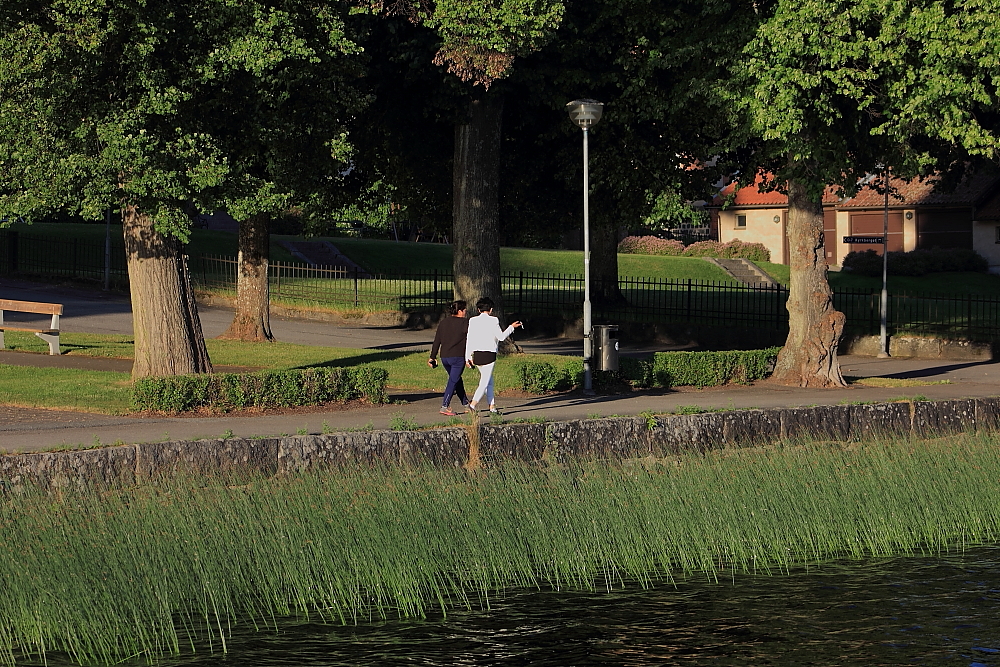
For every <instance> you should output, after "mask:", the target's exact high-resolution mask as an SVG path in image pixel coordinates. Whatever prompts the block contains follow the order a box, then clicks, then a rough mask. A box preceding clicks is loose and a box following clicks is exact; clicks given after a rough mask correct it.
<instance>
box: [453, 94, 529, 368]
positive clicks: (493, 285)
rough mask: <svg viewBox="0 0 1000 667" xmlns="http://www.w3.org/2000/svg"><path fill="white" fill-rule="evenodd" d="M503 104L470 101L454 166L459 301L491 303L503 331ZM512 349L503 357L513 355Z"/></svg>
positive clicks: (491, 99) (493, 99) (458, 129)
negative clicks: (501, 165) (501, 180)
mask: <svg viewBox="0 0 1000 667" xmlns="http://www.w3.org/2000/svg"><path fill="white" fill-rule="evenodd" d="M502 118H503V98H502V97H500V96H499V95H497V94H494V93H487V94H485V95H484V96H483V97H482V99H472V100H470V101H469V118H468V122H467V123H466V124H464V125H456V126H455V163H454V166H453V176H454V192H453V193H452V201H453V208H452V213H453V217H454V238H453V246H452V248H453V255H452V256H453V260H452V262H453V267H454V273H455V288H454V293H455V299H462V300H464V301H467V302H468V303H469V314H470V315H475V314H476V310H475V308H476V301H478V300H479V299H481V298H482V297H489V298H490V299H492V300H493V303H495V304H496V307H495V308H494V311H493V314H494V315H495V316H497V317H499V318H500V323H501V326H504V325H505V321H504V313H503V310H504V309H503V300H502V299H501V295H500V207H499V193H498V181H499V178H500V125H501V120H502ZM513 349H514V346H513V345H511V344H510V343H507V344H505V345H503V346H502V347H501V349H500V351H501V352H510V351H513Z"/></svg>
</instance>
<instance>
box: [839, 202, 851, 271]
mask: <svg viewBox="0 0 1000 667" xmlns="http://www.w3.org/2000/svg"><path fill="white" fill-rule="evenodd" d="M850 235H851V212H850V211H837V266H840V265H841V264H843V263H844V257H846V256H847V253H849V252H851V245H850V244H849V243H844V237H845V236H850Z"/></svg>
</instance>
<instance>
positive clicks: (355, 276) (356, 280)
mask: <svg viewBox="0 0 1000 667" xmlns="http://www.w3.org/2000/svg"><path fill="white" fill-rule="evenodd" d="M354 307H355V308H357V307H358V267H357V266H355V267H354Z"/></svg>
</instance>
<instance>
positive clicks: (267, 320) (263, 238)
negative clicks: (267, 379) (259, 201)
mask: <svg viewBox="0 0 1000 667" xmlns="http://www.w3.org/2000/svg"><path fill="white" fill-rule="evenodd" d="M269 222H270V216H269V215H268V214H266V213H261V214H259V215H255V216H252V217H250V218H247V219H246V220H242V221H240V239H239V248H240V250H239V259H238V260H237V262H238V266H237V270H238V273H237V277H236V314H235V315H234V316H233V323H232V324H230V325H229V328H228V329H226V332H225V333H223V334H222V335H221V336H219V338H223V339H230V340H245V341H250V342H256V343H259V342H264V341H271V340H274V336H272V335H271V294H270V291H269V288H268V283H267V264H268V256H269V254H270V249H271V236H270V234H269V233H268V227H269Z"/></svg>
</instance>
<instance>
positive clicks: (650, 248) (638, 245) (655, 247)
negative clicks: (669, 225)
mask: <svg viewBox="0 0 1000 667" xmlns="http://www.w3.org/2000/svg"><path fill="white" fill-rule="evenodd" d="M618 252H620V253H623V254H626V255H673V256H678V255H680V254H681V253H683V252H684V244H683V243H681V242H680V241H677V240H675V239H661V238H658V237H656V236H626V237H625V238H624V239H622V241H621V243H619V244H618Z"/></svg>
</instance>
